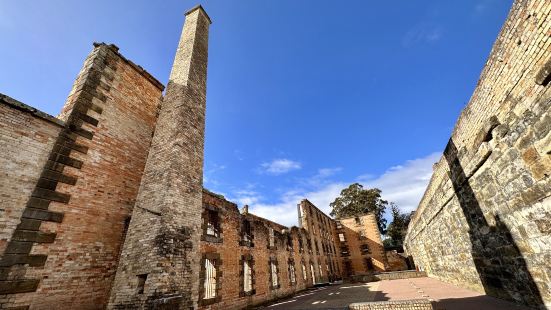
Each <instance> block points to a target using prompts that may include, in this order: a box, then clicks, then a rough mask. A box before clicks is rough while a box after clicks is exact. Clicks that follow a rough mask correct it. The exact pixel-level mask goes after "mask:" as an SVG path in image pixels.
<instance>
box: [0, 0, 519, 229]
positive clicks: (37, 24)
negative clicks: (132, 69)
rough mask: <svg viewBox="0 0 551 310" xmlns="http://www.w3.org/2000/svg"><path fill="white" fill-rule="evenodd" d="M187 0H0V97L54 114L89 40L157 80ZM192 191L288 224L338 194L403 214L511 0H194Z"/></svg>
mask: <svg viewBox="0 0 551 310" xmlns="http://www.w3.org/2000/svg"><path fill="white" fill-rule="evenodd" d="M195 4H196V1H184V0H178V1H176V0H174V1H145V0H143V1H106V0H101V1H94V2H93V3H91V2H85V1H68V0H67V1H60V0H47V1H46V0H33V1H31V0H18V1H15V0H13V1H8V0H2V1H0V39H1V40H2V49H0V72H2V74H0V92H2V93H5V94H7V95H9V96H12V97H14V98H16V99H18V100H21V101H23V102H25V103H27V104H29V105H32V106H34V107H37V108H39V109H41V110H43V111H45V112H48V113H50V114H53V115H57V113H58V112H59V111H60V109H61V107H62V105H63V102H64V100H65V97H66V96H67V94H68V93H69V90H70V88H71V84H72V82H73V80H74V78H75V77H76V75H77V74H78V71H79V70H80V67H81V65H82V62H83V60H84V58H85V57H86V55H87V54H88V53H89V52H90V50H91V49H92V42H94V41H99V42H101V41H103V42H107V43H115V44H116V45H118V46H119V47H120V51H121V52H122V53H123V54H124V55H125V56H126V57H128V58H130V59H131V60H133V61H134V62H136V63H137V64H139V65H141V66H143V67H144V68H145V69H146V70H148V71H149V72H150V73H152V74H153V75H154V76H155V77H157V78H158V79H159V80H160V81H162V82H163V83H166V81H167V79H168V75H169V72H170V66H171V64H172V61H173V57H174V53H175V49H176V46H177V43H178V38H179V34H180V31H181V27H182V24H183V19H184V16H183V12H185V11H186V10H187V9H188V8H191V7H193V6H194V5H195ZM202 4H203V6H204V7H205V9H206V10H207V12H208V13H209V15H210V17H211V18H212V20H213V24H212V26H211V33H210V54H209V70H208V74H209V76H208V93H207V131H206V149H205V187H207V188H209V189H211V190H213V191H215V192H219V193H222V194H224V195H225V196H226V197H227V198H228V199H230V200H233V201H235V202H237V203H238V204H239V205H240V206H241V205H243V204H244V203H249V204H250V205H251V210H252V211H253V212H256V213H257V214H258V215H260V216H264V217H267V218H270V219H272V220H276V221H278V222H280V223H283V224H287V225H293V224H296V204H297V203H298V202H299V201H300V199H302V198H308V199H310V200H311V201H313V202H314V203H316V204H317V205H318V206H319V207H320V208H322V209H323V210H326V211H329V206H328V204H329V203H330V202H331V201H332V200H333V199H334V198H335V197H336V195H338V193H339V192H340V190H341V189H342V188H343V187H345V186H347V185H348V184H350V183H352V182H360V183H362V184H364V185H365V186H366V187H375V186H376V187H380V188H381V189H382V190H383V197H384V198H386V199H388V200H392V201H395V202H396V203H397V204H398V205H399V206H400V207H401V208H402V209H403V210H404V211H409V210H412V209H414V208H415V207H416V205H417V203H418V201H419V199H420V197H421V195H422V194H423V192H424V189H425V187H426V185H427V183H428V180H429V179H430V175H431V169H432V168H431V167H432V164H433V163H434V162H436V161H437V160H438V158H439V156H440V154H441V152H442V150H443V148H444V146H445V144H446V142H447V139H448V137H449V135H450V133H451V131H452V129H453V126H454V123H455V121H456V119H457V117H458V116H459V113H460V111H461V109H462V108H463V107H464V105H465V104H466V103H467V102H468V100H469V98H470V95H471V93H472V91H473V90H474V87H475V85H476V82H477V79H478V77H479V75H480V71H481V70H482V68H483V65H484V63H485V61H486V59H487V56H488V54H489V52H490V49H491V47H492V44H493V42H494V40H495V38H496V36H497V34H498V32H499V30H500V28H501V25H502V23H503V22H504V20H505V18H506V15H507V12H508V10H509V8H510V6H511V1H505V0H476V1H475V0H471V1H406V0H404V1H394V2H392V3H389V2H386V1H351V2H348V1H347V2H345V1H283V0H278V1H257V0H255V1H253V0H251V1H222V0H218V1H204V2H202Z"/></svg>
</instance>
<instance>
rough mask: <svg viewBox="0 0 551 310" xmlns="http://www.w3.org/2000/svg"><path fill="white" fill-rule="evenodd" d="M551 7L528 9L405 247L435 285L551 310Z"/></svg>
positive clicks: (473, 104) (523, 1) (513, 21)
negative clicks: (438, 282)
mask: <svg viewBox="0 0 551 310" xmlns="http://www.w3.org/2000/svg"><path fill="white" fill-rule="evenodd" d="M550 11H551V3H550V2H549V1H544V0H530V1H529V0H519V1H516V2H515V3H514V4H513V7H512V9H511V12H510V13H509V16H508V18H507V20H506V22H505V24H504V26H503V28H502V30H501V32H500V34H499V36H498V38H497V40H496V42H495V44H494V47H493V49H492V52H491V54H490V56H489V58H488V61H487V63H486V65H485V67H484V69H483V71H482V74H481V77H480V80H479V82H478V84H477V87H476V89H475V91H474V94H473V95H472V97H471V100H470V102H469V103H468V105H467V106H466V107H465V109H464V110H463V112H462V113H461V115H460V117H459V120H458V121H457V123H456V126H455V129H454V132H453V134H452V137H451V139H450V141H449V143H448V145H447V146H446V149H445V151H444V156H443V157H442V158H441V159H440V161H439V162H438V163H436V164H435V165H434V173H433V176H432V178H431V181H430V184H429V186H428V188H427V190H426V192H425V194H424V196H423V198H422V200H421V202H420V204H419V207H418V209H417V212H416V213H415V215H414V217H413V219H412V221H411V223H410V225H409V228H408V233H407V237H406V240H405V248H406V251H407V252H408V254H410V255H412V256H413V258H414V260H415V263H416V265H418V266H419V268H420V269H422V270H424V271H426V272H427V273H428V274H429V276H433V277H437V278H439V279H441V280H443V281H446V282H450V283H453V284H456V285H459V286H463V287H467V288H471V289H475V290H477V291H480V292H485V293H487V294H489V295H492V296H495V297H499V298H503V299H507V300H512V301H515V302H518V303H522V304H526V305H530V306H533V307H541V308H545V306H547V307H548V308H551V286H550V283H551V281H550V280H551V256H550V255H551V197H550V196H551V180H550V175H551V133H550V128H551V115H550V111H549V110H550V107H551V101H550V100H551V90H550V87H549V80H550V73H551V47H550V43H551V40H550V39H549V37H550V31H551V30H550V27H551V16H550V15H549V13H550Z"/></svg>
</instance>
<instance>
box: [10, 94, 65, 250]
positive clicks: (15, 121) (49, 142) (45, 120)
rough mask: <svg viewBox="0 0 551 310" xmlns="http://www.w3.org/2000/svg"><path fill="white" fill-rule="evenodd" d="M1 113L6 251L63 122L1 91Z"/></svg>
mask: <svg viewBox="0 0 551 310" xmlns="http://www.w3.org/2000/svg"><path fill="white" fill-rule="evenodd" d="M0 115H2V117H1V118H0V148H1V149H2V152H1V153H0V167H2V177H1V178H0V203H1V206H2V207H1V210H0V212H1V216H0V253H4V251H5V249H6V246H7V244H8V241H9V240H10V237H11V236H12V234H13V232H14V230H15V228H16V226H17V225H18V224H19V222H20V219H21V215H22V214H23V210H24V208H25V204H26V203H27V201H28V199H29V197H30V196H31V192H32V190H33V189H34V185H35V184H36V182H37V181H38V178H39V177H40V172H41V170H42V167H43V166H44V164H45V163H46V160H47V158H48V153H49V152H50V150H51V149H52V147H53V144H54V142H55V139H56V138H57V136H58V134H59V132H60V131H61V128H62V127H63V125H64V124H63V122H62V121H60V120H58V119H56V118H54V117H52V116H48V115H45V114H40V112H38V111H36V110H34V109H33V108H31V107H29V106H27V105H25V104H23V103H21V102H18V101H16V100H14V99H12V98H9V97H7V96H5V95H2V94H0Z"/></svg>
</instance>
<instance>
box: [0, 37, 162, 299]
mask: <svg viewBox="0 0 551 310" xmlns="http://www.w3.org/2000/svg"><path fill="white" fill-rule="evenodd" d="M162 89H163V86H162V85H161V84H160V83H159V82H157V81H156V80H154V79H153V78H152V77H151V76H149V75H148V74H147V73H146V72H145V71H143V69H141V68H139V67H137V66H136V65H134V64H132V63H131V62H130V61H128V60H126V59H125V58H124V57H122V56H121V55H120V54H119V53H118V49H117V48H116V47H115V46H108V45H105V44H96V46H95V48H94V50H93V51H92V53H91V54H90V55H89V56H88V58H87V59H86V61H85V63H84V66H83V68H82V70H81V72H80V74H79V76H78V78H77V80H76V81H75V84H74V86H73V89H72V91H71V93H70V95H69V98H68V99H67V103H66V105H65V107H64V109H63V112H62V114H61V118H62V120H50V121H49V123H47V124H41V125H40V126H41V127H40V129H36V132H34V131H31V130H28V131H27V132H25V131H23V130H22V129H19V128H17V127H11V130H13V132H11V133H10V132H7V133H2V138H3V139H6V138H8V137H10V135H11V136H13V135H20V138H19V139H21V140H22V142H25V139H27V138H25V137H28V138H35V139H41V140H39V142H40V143H43V144H42V145H40V147H39V148H38V145H37V146H36V147H35V148H37V149H33V146H32V145H30V146H29V147H28V148H26V149H25V148H21V146H17V149H14V151H15V150H17V152H18V155H14V154H11V156H13V157H12V158H18V159H19V160H20V162H18V161H15V163H17V165H19V166H20V167H19V169H13V171H21V172H23V173H28V174H29V175H28V176H25V177H26V179H25V180H26V184H25V186H26V187H27V188H25V189H23V188H21V189H17V191H15V190H14V191H11V193H12V194H14V193H17V194H19V195H20V196H19V197H18V201H17V203H14V204H12V206H13V207H10V208H11V209H12V210H10V212H12V213H13V214H14V215H19V216H20V218H17V219H15V218H14V219H13V220H10V221H13V222H16V223H19V224H18V226H17V228H16V230H15V231H13V232H12V233H11V234H9V235H8V234H7V235H6V236H5V237H3V239H4V240H6V239H7V240H9V241H8V242H7V247H6V248H5V249H3V252H2V259H1V260H0V262H1V265H2V266H1V267H2V278H1V279H0V287H1V288H2V293H3V294H7V295H2V296H1V297H0V298H1V299H0V303H1V304H2V305H3V306H5V305H9V306H23V307H26V306H30V307H31V308H33V309H52V308H98V309H101V308H104V307H105V305H106V301H107V298H108V296H109V289H110V286H111V282H112V280H113V276H114V273H115V270H116V265H117V259H118V254H119V251H120V245H121V241H122V239H123V230H124V223H125V220H126V219H128V217H129V215H130V212H131V210H132V207H133V205H134V200H135V197H136V193H137V190H138V187H139V183H140V178H141V174H142V171H143V168H144V165H145V157H146V155H147V152H148V147H149V141H151V136H152V133H153V129H154V126H155V122H156V114H157V110H158V105H159V102H160V97H161V92H162ZM2 108H3V109H4V108H6V106H5V105H2ZM27 114H28V113H23V114H21V113H20V114H19V115H17V117H22V116H25V115H27ZM30 116H33V117H34V118H33V119H29V120H28V121H27V122H28V126H27V128H29V129H32V130H34V129H33V127H32V126H34V125H35V124H36V123H37V122H42V123H44V118H43V117H40V116H41V115H36V113H35V114H33V115H30ZM30 116H28V115H27V117H28V118H30ZM6 120H10V118H7V117H5V115H3V117H2V121H3V122H4V121H6ZM14 124H15V123H14ZM52 124H53V125H52ZM40 131H43V132H40ZM25 143H26V142H25ZM22 150H24V151H25V153H22ZM2 154H3V155H4V154H6V153H4V152H3V153H2ZM7 155H10V153H7ZM29 160H30V161H32V162H26V161H29ZM8 167H9V166H8ZM31 174H32V175H31ZM20 178H21V177H20V176H17V175H11V174H10V178H9V179H11V180H12V183H13V184H14V185H15V184H18V183H20V182H17V181H18V179H20ZM31 184H32V185H31ZM29 188H30V189H31V190H30V191H29ZM16 210H19V211H18V212H17V211H16ZM16 212H17V213H18V214H16ZM12 227H13V224H12ZM12 229H13V228H12Z"/></svg>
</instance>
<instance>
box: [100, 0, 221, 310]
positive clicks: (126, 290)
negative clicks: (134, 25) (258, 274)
mask: <svg viewBox="0 0 551 310" xmlns="http://www.w3.org/2000/svg"><path fill="white" fill-rule="evenodd" d="M209 26H210V19H209V17H208V16H207V14H206V13H205V11H204V10H203V9H202V7H200V6H197V7H195V8H194V9H192V10H190V11H188V12H187V13H186V21H185V23H184V28H183V31H182V35H181V38H180V42H179V44H178V50H177V52H176V56H175V60H174V65H173V68H172V72H171V74H170V79H169V83H168V86H167V90H166V94H165V96H164V98H163V103H162V107H161V109H160V112H159V117H158V121H157V126H156V128H155V135H154V137H153V140H152V143H151V148H150V151H149V154H148V157H147V164H146V167H145V170H144V173H143V178H142V181H141V185H140V190H139V193H138V196H137V198H136V205H135V207H134V210H133V212H132V219H131V221H130V226H129V229H128V234H127V235H126V239H125V242H124V246H123V250H122V254H121V260H120V263H119V266H118V269H117V275H116V278H115V282H114V285H113V289H112V293H111V297H110V305H109V307H110V308H124V307H172V308H178V307H180V308H190V307H196V306H197V302H198V295H199V291H198V289H199V288H198V282H199V273H200V271H201V270H200V263H201V257H200V252H199V241H200V239H199V238H200V236H201V231H200V228H201V213H202V202H201V199H202V188H203V186H202V185H203V156H204V138H205V137H204V130H205V109H206V79H207V59H208V31H209ZM143 278H146V279H145V287H144V289H143V290H141V289H140V290H137V289H136V288H137V287H138V286H139V285H138V284H140V283H141V282H140V281H143Z"/></svg>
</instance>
